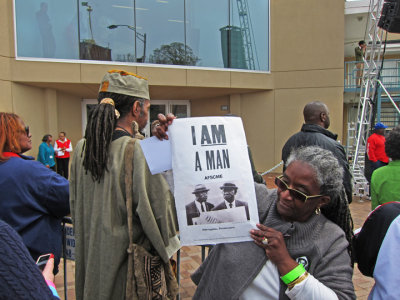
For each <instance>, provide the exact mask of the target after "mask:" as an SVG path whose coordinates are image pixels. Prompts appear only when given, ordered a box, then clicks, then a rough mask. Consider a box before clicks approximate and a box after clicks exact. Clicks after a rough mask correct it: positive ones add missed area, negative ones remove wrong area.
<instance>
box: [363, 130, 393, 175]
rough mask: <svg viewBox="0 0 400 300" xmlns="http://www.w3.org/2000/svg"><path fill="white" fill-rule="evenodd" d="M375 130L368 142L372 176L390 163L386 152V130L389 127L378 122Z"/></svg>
mask: <svg viewBox="0 0 400 300" xmlns="http://www.w3.org/2000/svg"><path fill="white" fill-rule="evenodd" d="M374 128H375V132H374V133H373V134H371V136H370V137H369V138H368V140H367V155H368V159H369V160H370V161H371V174H372V172H374V171H375V170H376V169H378V168H380V167H383V166H386V165H387V164H388V163H389V157H388V156H387V155H386V152H385V141H386V138H385V129H386V128H387V126H386V125H385V124H383V123H381V122H378V123H376V124H375V127H374Z"/></svg>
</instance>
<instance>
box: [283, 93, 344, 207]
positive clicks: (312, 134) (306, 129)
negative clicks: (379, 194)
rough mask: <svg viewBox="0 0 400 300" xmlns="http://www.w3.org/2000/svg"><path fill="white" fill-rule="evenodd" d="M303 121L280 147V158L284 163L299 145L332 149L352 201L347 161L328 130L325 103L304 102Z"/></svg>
mask: <svg viewBox="0 0 400 300" xmlns="http://www.w3.org/2000/svg"><path fill="white" fill-rule="evenodd" d="M303 115H304V122H305V124H303V126H302V127H301V131H300V132H298V133H296V134H294V135H292V136H291V137H290V138H289V139H288V141H287V142H286V144H285V145H284V146H283V149H282V160H283V162H284V165H286V160H287V159H288V157H289V154H290V152H291V151H292V149H295V148H299V147H301V146H313V145H314V146H319V147H321V148H324V149H327V150H330V151H332V153H333V154H334V155H335V157H336V158H337V159H338V161H339V163H340V164H341V166H342V167H343V186H344V189H345V193H346V196H347V200H348V202H349V203H351V201H352V183H351V179H352V176H351V173H350V169H349V163H348V161H347V158H346V153H345V151H344V148H343V146H342V145H341V144H340V143H339V142H337V141H336V139H337V134H333V133H332V132H330V131H329V130H328V128H329V125H330V119H329V110H328V107H327V106H326V104H325V103H323V102H320V101H314V102H310V103H308V104H306V106H305V107H304V110H303ZM284 168H285V167H284Z"/></svg>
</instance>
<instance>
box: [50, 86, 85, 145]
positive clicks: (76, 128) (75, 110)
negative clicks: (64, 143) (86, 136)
mask: <svg viewBox="0 0 400 300" xmlns="http://www.w3.org/2000/svg"><path fill="white" fill-rule="evenodd" d="M57 97H58V102H57V107H58V131H65V132H66V133H67V137H68V139H70V140H71V142H72V147H73V148H74V146H75V145H76V143H77V142H78V141H79V140H80V139H81V138H82V108H81V103H82V102H81V99H80V98H78V97H75V96H71V95H68V94H64V93H58V94H57ZM56 136H57V137H58V133H57V135H56Z"/></svg>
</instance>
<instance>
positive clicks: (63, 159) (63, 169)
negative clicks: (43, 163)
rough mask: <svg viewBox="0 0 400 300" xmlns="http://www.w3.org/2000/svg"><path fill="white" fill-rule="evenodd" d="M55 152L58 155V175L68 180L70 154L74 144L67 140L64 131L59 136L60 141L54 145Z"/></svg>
mask: <svg viewBox="0 0 400 300" xmlns="http://www.w3.org/2000/svg"><path fill="white" fill-rule="evenodd" d="M54 152H55V153H56V161H57V173H58V174H60V175H61V176H64V177H65V178H67V179H68V166H69V157H70V152H72V143H71V141H70V140H69V139H67V137H66V134H65V132H63V131H61V132H60V133H59V134H58V140H57V141H56V142H55V143H54Z"/></svg>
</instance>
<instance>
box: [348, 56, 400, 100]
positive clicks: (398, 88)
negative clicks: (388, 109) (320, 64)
mask: <svg viewBox="0 0 400 300" xmlns="http://www.w3.org/2000/svg"><path fill="white" fill-rule="evenodd" d="M377 65H378V66H381V62H378V63H377ZM361 66H362V64H361ZM362 74H363V70H362V69H361V68H359V64H358V62H356V61H346V62H345V63H344V91H345V92H357V91H359V90H360V82H361V77H362ZM380 80H381V82H382V83H383V85H384V86H385V88H386V89H387V90H388V91H389V92H390V93H400V59H387V60H384V62H383V67H382V69H381V74H380Z"/></svg>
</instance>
